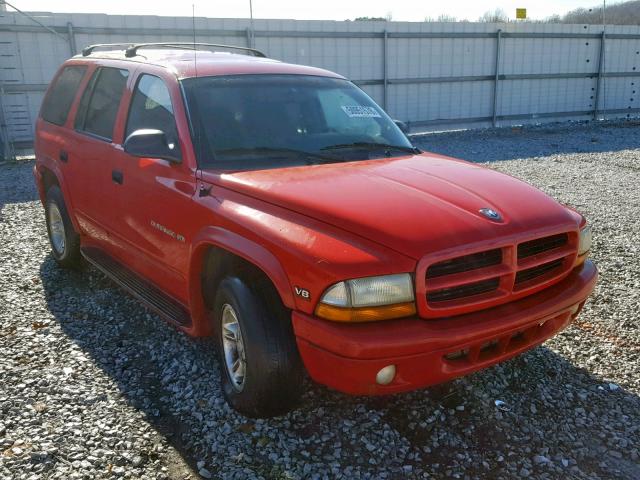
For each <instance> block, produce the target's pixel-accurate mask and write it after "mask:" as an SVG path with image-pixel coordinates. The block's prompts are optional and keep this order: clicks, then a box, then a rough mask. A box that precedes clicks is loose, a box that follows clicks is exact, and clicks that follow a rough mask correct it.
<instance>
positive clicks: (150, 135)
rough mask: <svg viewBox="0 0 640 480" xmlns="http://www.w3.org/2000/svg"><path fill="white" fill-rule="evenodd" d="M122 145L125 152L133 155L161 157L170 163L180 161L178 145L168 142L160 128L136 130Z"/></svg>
mask: <svg viewBox="0 0 640 480" xmlns="http://www.w3.org/2000/svg"><path fill="white" fill-rule="evenodd" d="M123 147H124V151H125V152H127V153H128V154H130V155H133V156H135V157H149V158H162V159H164V160H168V161H170V162H172V163H180V162H182V158H181V156H180V148H179V146H178V145H176V144H175V143H173V142H169V141H168V140H167V135H166V134H165V133H164V132H163V131H162V130H154V129H151V128H143V129H140V130H136V131H135V132H133V133H131V135H129V136H128V137H127V139H126V140H125V141H124V145H123Z"/></svg>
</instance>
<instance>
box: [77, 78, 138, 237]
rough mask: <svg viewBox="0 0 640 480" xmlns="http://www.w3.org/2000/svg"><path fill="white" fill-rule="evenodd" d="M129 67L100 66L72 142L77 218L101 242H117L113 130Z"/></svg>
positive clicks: (86, 94)
mask: <svg viewBox="0 0 640 480" xmlns="http://www.w3.org/2000/svg"><path fill="white" fill-rule="evenodd" d="M128 78H129V71H128V70H127V69H122V68H114V67H106V66H101V67H98V68H97V69H96V70H95V71H94V72H93V75H92V77H91V80H90V81H89V83H88V84H87V87H86V88H85V90H84V92H83V94H82V97H81V99H80V103H79V106H78V109H77V112H76V115H75V120H74V130H73V132H72V133H71V138H70V141H69V152H68V156H69V163H70V164H71V163H73V165H74V169H75V171H76V172H77V175H75V176H76V178H77V181H76V184H75V185H74V186H73V189H74V191H75V192H77V202H76V203H77V205H76V217H77V218H78V222H79V223H80V227H81V228H82V230H83V231H84V232H85V233H87V234H89V235H90V236H91V237H93V238H94V239H97V240H99V241H101V242H107V243H117V238H114V237H113V230H114V226H115V222H116V220H117V216H118V210H117V208H114V206H115V202H117V201H118V197H119V195H121V193H122V192H121V185H120V182H118V178H119V176H118V173H117V172H118V170H117V168H116V165H115V163H114V160H115V159H114V147H115V145H114V143H113V137H114V130H115V127H116V120H117V119H118V117H119V115H120V106H121V105H120V104H121V100H122V97H123V94H124V92H125V88H126V85H127V80H128Z"/></svg>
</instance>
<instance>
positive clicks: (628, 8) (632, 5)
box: [547, 0, 640, 25]
mask: <svg viewBox="0 0 640 480" xmlns="http://www.w3.org/2000/svg"><path fill="white" fill-rule="evenodd" d="M604 13H605V18H606V22H607V23H609V24H612V25H640V0H632V1H629V2H622V3H615V4H613V5H607V9H606V10H605V12H604ZM547 21H550V19H547ZM561 22H562V23H579V24H585V23H586V24H592V25H597V24H600V23H602V6H601V5H598V6H594V7H591V8H576V9H575V10H572V11H570V12H569V13H567V14H566V15H564V16H563V17H562V19H561Z"/></svg>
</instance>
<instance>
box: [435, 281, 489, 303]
mask: <svg viewBox="0 0 640 480" xmlns="http://www.w3.org/2000/svg"><path fill="white" fill-rule="evenodd" d="M499 284H500V279H499V278H490V279H489V280H483V281H481V282H475V283H467V284H465V285H460V286H458V287H450V288H443V289H442V290H436V291H434V292H431V293H429V294H427V300H429V301H430V302H446V301H447V300H456V299H458V298H463V297H465V298H466V297H472V296H474V295H480V294H482V293H487V292H493V291H494V290H496V289H497V288H498V285H499Z"/></svg>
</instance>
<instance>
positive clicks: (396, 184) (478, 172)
mask: <svg viewBox="0 0 640 480" xmlns="http://www.w3.org/2000/svg"><path fill="white" fill-rule="evenodd" d="M206 177H208V175H206V176H205V180H206ZM215 177H216V180H215V183H218V184H220V185H221V186H224V187H226V188H230V189H232V190H235V191H238V192H241V193H244V194H246V195H250V196H252V197H255V198H259V199H261V200H263V201H266V202H269V203H273V204H276V205H279V206H281V207H284V208H287V209H289V210H293V211H296V212H298V213H300V214H303V215H306V216H309V217H313V218H315V219H318V220H321V221H323V222H326V223H329V224H331V225H334V226H336V227H339V228H341V229H343V230H346V231H349V232H352V233H354V234H356V235H359V236H361V237H364V238H367V239H369V240H372V241H374V242H377V243H379V244H382V245H384V246H386V247H388V248H392V249H393V250H395V251H397V252H400V253H402V254H405V255H408V256H410V257H412V258H414V259H419V258H421V257H422V256H424V255H426V254H428V253H432V252H436V251H439V250H443V249H448V248H453V247H456V246H458V245H466V244H469V243H471V242H479V241H483V240H493V239H496V238H500V237H503V236H505V237H506V236H511V235H516V234H520V233H523V232H530V231H533V230H538V229H540V230H544V229H548V228H554V227H566V228H567V230H569V229H575V228H577V227H578V223H579V218H578V217H577V215H576V214H575V213H572V212H570V211H569V210H568V209H567V208H565V207H563V206H562V205H560V204H559V203H558V202H556V201H555V200H553V199H552V198H550V197H549V196H547V195H546V194H544V193H543V192H541V191H540V190H538V189H536V188H534V187H532V186H530V185H528V184H527V183H524V182H522V181H520V180H517V179H515V178H513V177H510V176H508V175H505V174H502V173H499V172H496V171H494V170H491V169H489V168H485V167H482V166H479V165H476V164H472V163H468V162H464V161H461V160H455V159H451V158H447V157H442V156H440V155H435V154H428V153H423V154H420V155H412V156H406V157H400V158H393V159H379V160H367V161H360V162H350V163H338V164H327V165H317V166H304V167H290V168H281V169H273V170H260V171H251V172H239V173H230V174H222V175H220V176H218V175H216V176H215ZM487 208H489V209H492V210H495V211H496V212H498V213H499V214H500V215H501V217H502V220H501V221H494V220H491V219H489V218H487V217H486V216H485V215H483V214H482V213H481V212H480V210H481V209H487Z"/></svg>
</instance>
